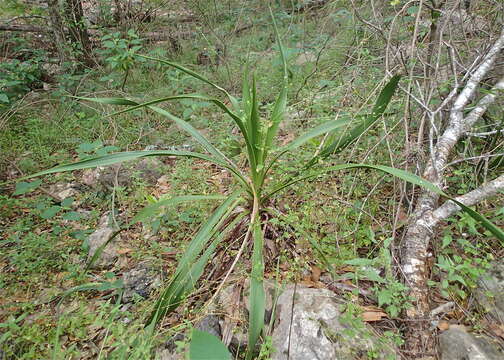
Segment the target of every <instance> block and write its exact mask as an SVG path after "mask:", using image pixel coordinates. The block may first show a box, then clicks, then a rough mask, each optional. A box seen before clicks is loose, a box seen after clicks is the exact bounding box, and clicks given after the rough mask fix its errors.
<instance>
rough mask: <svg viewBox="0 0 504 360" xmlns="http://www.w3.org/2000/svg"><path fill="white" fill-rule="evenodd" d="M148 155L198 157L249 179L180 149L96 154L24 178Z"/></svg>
mask: <svg viewBox="0 0 504 360" xmlns="http://www.w3.org/2000/svg"><path fill="white" fill-rule="evenodd" d="M148 156H179V157H188V158H196V159H202V160H206V161H209V162H211V163H214V164H216V165H219V166H221V167H223V168H226V169H228V170H229V171H231V172H232V173H233V174H234V175H236V177H237V178H238V179H239V180H240V181H241V182H242V183H244V184H247V181H246V180H245V178H244V177H243V175H241V174H240V173H239V172H238V171H237V170H236V169H235V168H234V167H232V166H230V165H229V164H228V163H226V162H223V161H221V160H218V159H215V158H213V157H211V156H208V155H205V154H200V153H195V152H191V151H178V150H148V151H147V150H144V151H124V152H119V153H113V154H108V155H103V156H96V157H93V158H90V159H85V160H81V161H76V162H74V163H71V164H65V165H58V166H55V167H53V168H51V169H48V170H44V171H40V172H38V173H35V174H33V175H28V176H25V177H24V178H22V179H29V178H33V177H37V176H42V175H47V174H53V173H58V172H66V171H74V170H82V169H89V168H94V167H98V166H109V165H113V164H117V163H121V162H124V161H130V160H135V159H139V158H142V157H148Z"/></svg>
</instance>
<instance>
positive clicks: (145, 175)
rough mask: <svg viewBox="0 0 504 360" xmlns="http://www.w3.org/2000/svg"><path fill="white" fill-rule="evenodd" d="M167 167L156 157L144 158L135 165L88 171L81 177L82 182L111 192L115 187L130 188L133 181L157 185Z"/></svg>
mask: <svg viewBox="0 0 504 360" xmlns="http://www.w3.org/2000/svg"><path fill="white" fill-rule="evenodd" d="M164 168H165V165H164V164H163V162H162V161H161V160H159V159H157V158H154V157H148V158H144V159H142V160H140V161H138V162H136V163H134V165H129V164H114V165H111V166H107V167H97V168H94V169H87V170H85V171H84V172H83V174H82V176H81V182H82V183H83V184H85V185H87V186H89V187H91V188H94V189H98V190H104V191H107V190H110V189H112V188H114V186H121V187H128V186H131V185H132V184H133V180H134V179H135V178H136V179H139V180H141V181H143V182H145V183H146V184H147V185H155V184H156V181H157V179H159V178H160V177H161V176H162V175H163V170H164Z"/></svg>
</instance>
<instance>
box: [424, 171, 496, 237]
mask: <svg viewBox="0 0 504 360" xmlns="http://www.w3.org/2000/svg"><path fill="white" fill-rule="evenodd" d="M503 190H504V174H503V175H501V176H499V177H498V178H496V179H494V180H492V181H489V182H487V183H486V184H484V185H482V186H481V187H479V188H477V189H475V190H473V191H470V192H468V193H467V194H464V195H461V196H458V197H456V198H455V200H457V201H458V202H461V203H462V204H464V205H466V206H472V205H476V204H478V203H479V202H481V201H483V200H485V199H488V198H489V197H492V196H495V195H497V194H498V193H499V192H500V191H503ZM458 211H460V206H458V205H457V204H455V203H454V202H453V201H450V200H448V201H447V202H445V203H444V204H443V205H441V206H440V207H438V208H437V209H436V210H434V211H433V212H432V221H433V223H432V224H430V226H431V227H434V226H436V225H437V224H438V223H439V222H440V221H442V220H445V219H446V218H448V217H450V216H452V215H453V214H455V213H456V212H458Z"/></svg>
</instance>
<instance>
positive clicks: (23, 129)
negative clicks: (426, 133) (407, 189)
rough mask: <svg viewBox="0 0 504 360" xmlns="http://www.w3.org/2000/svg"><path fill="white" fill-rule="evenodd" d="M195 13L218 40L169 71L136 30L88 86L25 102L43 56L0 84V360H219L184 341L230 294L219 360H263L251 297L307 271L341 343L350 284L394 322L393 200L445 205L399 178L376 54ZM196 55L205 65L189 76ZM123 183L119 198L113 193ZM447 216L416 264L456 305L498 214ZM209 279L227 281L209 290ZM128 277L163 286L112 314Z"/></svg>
mask: <svg viewBox="0 0 504 360" xmlns="http://www.w3.org/2000/svg"><path fill="white" fill-rule="evenodd" d="M230 3H231V2H230ZM335 3H338V2H335ZM194 6H195V9H194V10H195V12H196V13H198V14H200V16H201V19H202V20H201V21H202V22H203V23H204V24H205V26H209V27H211V28H212V29H214V30H213V31H215V33H214V35H216V36H215V38H213V37H212V38H210V36H209V35H208V34H205V35H204V36H198V37H197V39H196V40H195V41H194V42H193V43H191V42H183V43H182V49H179V50H178V51H175V50H174V49H167V47H166V46H164V47H159V46H156V45H151V44H147V42H144V41H143V40H141V37H140V36H139V35H137V34H139V33H140V31H139V30H140V29H135V30H134V29H131V30H129V31H127V32H124V33H119V32H117V33H116V32H113V33H109V34H108V35H105V36H103V37H101V40H100V43H101V46H102V48H101V50H100V51H98V53H97V56H100V57H101V58H102V60H103V64H104V65H105V66H103V67H98V68H97V69H94V70H92V71H90V72H85V73H81V74H74V73H73V72H71V71H69V72H68V73H60V74H58V75H57V82H56V84H57V85H54V86H53V87H52V88H51V89H50V91H48V92H47V93H37V92H33V91H32V90H35V89H38V88H40V87H41V86H42V84H43V83H45V81H46V80H45V79H44V75H43V74H44V70H43V69H42V70H41V68H40V66H39V61H40V57H41V56H42V57H43V56H44V55H41V54H39V53H37V54H31V55H30V56H28V60H25V61H21V60H19V61H17V62H11V63H2V64H1V65H0V75H1V77H0V81H1V82H0V89H1V90H2V92H1V93H0V104H1V105H0V106H2V108H1V109H0V111H1V112H0V132H1V133H0V135H1V137H0V146H1V151H2V158H1V159H0V170H1V172H2V175H1V178H2V180H5V181H6V182H5V183H4V184H2V186H3V187H4V188H3V189H2V190H4V189H5V192H4V193H3V194H1V195H0V211H1V213H2V218H1V219H0V226H1V227H2V229H4V231H2V235H1V237H0V249H1V250H2V255H1V256H0V268H1V273H0V288H2V289H3V290H2V291H3V294H4V295H2V298H3V299H2V300H0V306H1V307H2V313H1V315H0V321H1V322H0V350H1V351H3V353H4V354H6V356H7V357H8V358H19V359H35V358H53V359H60V358H61V359H63V358H64V359H73V358H75V359H77V358H98V359H101V358H107V359H109V358H110V359H125V358H129V359H146V358H155V357H156V356H157V357H159V354H157V353H156V350H155V349H156V348H157V347H159V346H161V345H163V344H164V343H166V342H167V341H171V342H172V343H173V344H172V345H173V346H174V347H175V348H176V349H178V351H180V352H185V351H186V350H187V349H189V351H188V354H189V357H190V358H192V359H198V358H201V356H203V355H204V354H205V351H209V350H208V349H213V351H215V352H217V353H219V354H221V355H220V356H221V357H219V358H223V359H224V358H229V357H230V356H231V355H230V354H229V352H228V350H227V349H226V348H225V347H223V346H222V344H220V343H219V342H216V341H215V340H216V339H214V338H212V337H210V336H208V334H206V333H204V332H201V331H199V330H197V329H193V325H194V323H195V322H196V320H197V319H198V318H199V317H201V312H202V311H204V309H205V306H206V305H205V304H207V303H208V302H211V301H212V300H214V298H215V296H214V294H215V293H216V292H218V291H220V290H222V287H224V286H225V282H226V280H228V279H231V278H245V277H248V279H249V284H250V289H249V290H248V291H249V292H250V294H249V296H248V299H249V300H248V301H249V307H248V309H249V312H248V315H249V319H248V324H247V325H246V326H245V327H246V328H247V331H248V340H247V346H246V348H247V349H246V351H242V352H240V351H237V353H236V354H234V356H236V358H246V359H252V358H260V359H268V358H270V356H271V353H272V352H274V349H273V348H272V344H271V330H272V329H271V326H270V324H269V323H268V322H265V290H264V282H265V280H274V281H276V282H278V283H285V282H288V281H296V282H298V281H301V282H303V281H304V282H308V283H315V284H316V283H317V282H318V280H319V279H318V278H317V279H316V280H315V281H314V280H313V272H316V271H318V270H314V269H322V270H321V271H322V272H324V273H326V274H328V276H329V277H330V279H331V281H336V280H338V281H342V282H344V283H345V284H352V287H353V288H354V291H353V293H352V292H350V291H349V292H348V297H349V301H348V305H347V306H346V308H345V309H344V314H345V316H346V317H345V318H344V319H342V321H343V322H344V321H347V323H349V324H350V323H351V324H353V325H352V327H355V328H358V327H359V326H361V327H362V326H364V325H363V317H362V316H363V314H362V310H361V309H360V306H359V305H358V304H352V301H354V302H355V299H356V298H357V297H358V295H359V292H358V288H359V284H362V285H363V287H364V288H366V289H368V290H369V291H368V292H366V296H368V297H369V298H372V299H373V301H374V303H375V304H376V305H377V306H378V307H379V308H381V309H383V312H384V314H385V315H383V316H386V317H388V318H390V319H398V318H399V317H400V314H401V312H402V311H404V310H405V309H407V308H408V307H410V306H411V300H412V299H410V298H408V296H407V287H406V286H405V285H404V284H402V283H401V282H400V281H398V280H397V276H396V275H397V268H396V267H395V266H394V258H393V249H394V247H395V246H396V244H395V243H394V241H395V236H396V232H400V231H402V229H403V228H404V226H405V225H406V223H405V219H404V218H401V217H400V216H398V217H397V218H396V219H392V214H397V213H401V211H403V210H401V209H402V208H403V206H407V204H399V205H398V195H397V192H396V191H395V189H394V184H395V182H397V181H404V182H408V183H409V184H410V185H408V186H420V187H423V188H428V189H430V190H432V191H434V192H437V193H439V194H441V195H443V196H444V197H445V198H447V199H450V198H452V197H454V196H456V195H457V194H445V193H444V192H442V191H441V190H439V189H438V188H437V187H435V186H433V185H432V184H430V183H428V182H427V181H425V180H424V179H421V178H420V177H418V176H416V175H414V174H413V173H412V172H407V171H403V170H400V169H401V168H402V167H401V166H399V164H403V163H407V162H408V161H409V160H408V159H407V158H406V157H405V155H404V153H403V152H402V151H401V149H402V147H403V145H404V143H403V140H402V132H403V131H404V129H402V128H400V127H398V126H397V125H398V123H399V122H400V121H401V119H400V117H401V115H400V114H401V113H402V112H404V108H403V104H401V102H400V101H394V97H393V95H394V93H395V91H396V89H397V88H398V85H399V82H400V80H401V76H400V75H395V76H384V73H383V71H382V70H381V69H380V68H379V65H380V64H381V63H382V59H381V57H380V56H378V55H375V54H376V53H378V49H379V48H380V46H381V45H382V44H377V43H375V42H374V40H373V39H372V38H371V36H370V35H369V33H368V32H367V31H366V29H365V27H362V25H359V26H357V25H356V19H355V18H354V16H353V15H352V13H351V12H350V11H348V10H347V9H346V8H345V7H344V6H339V5H335V6H334V8H331V11H329V12H327V13H325V14H324V17H323V19H322V23H323V29H324V31H320V29H319V26H320V23H319V21H317V19H315V18H310V17H309V16H306V17H304V18H303V19H304V20H302V21H301V20H299V19H298V17H296V16H299V15H294V14H289V13H287V12H284V11H282V10H280V9H281V8H277V7H275V8H274V9H273V10H271V9H270V12H271V13H268V12H267V11H265V8H262V10H261V11H258V12H257V13H256V14H255V15H256V16H254V17H253V27H252V29H253V31H250V32H248V31H245V32H244V33H243V34H239V33H235V32H236V29H237V24H235V23H234V21H233V19H234V18H235V17H236V16H238V15H240V14H241V13H240V12H241V11H244V12H245V13H247V14H253V13H254V11H255V10H253V9H249V8H247V7H246V6H245V5H243V6H242V7H239V8H240V9H238V8H231V6H229V8H228V7H227V6H225V5H224V4H219V9H216V8H215V9H214V8H213V6H210V5H209V4H206V2H200V1H198V2H195V5H194ZM206 7H208V8H206ZM215 11H219V12H221V16H220V17H219V19H220V20H219V21H218V22H214V21H215V20H214V19H216V18H217V17H213V16H212V14H214V12H215ZM214 15H215V14H214ZM240 16H241V15H240ZM299 17H301V16H299ZM275 19H276V22H275ZM153 26H155V24H154V25H153ZM195 32H196V33H197V32H198V30H195ZM272 34H274V35H272ZM223 45H224V46H223ZM224 48H225V49H224ZM202 49H204V50H203V51H202ZM202 53H204V54H203V55H204V56H205V57H207V58H209V59H210V60H209V62H208V63H200V64H197V63H198V62H200V61H199V60H198V58H199V57H201V54H202ZM225 56H227V57H228V58H227V59H225V60H224V61H222V63H220V61H221V60H219V61H217V59H219V57H223V58H224V57H225ZM152 99H154V100H152ZM119 106H122V107H125V108H124V109H122V108H118V107H119ZM392 134H393V136H392ZM121 150H124V151H123V152H119V151H121ZM152 157H160V158H161V160H160V162H159V166H160V170H161V174H162V175H163V177H162V178H161V176H160V177H159V179H157V181H156V182H155V183H154V184H149V183H148V182H147V181H146V180H145V179H144V178H142V175H135V173H134V172H133V173H131V171H130V170H128V169H129V168H128V166H129V165H128V164H130V162H132V161H134V160H138V159H143V158H149V159H150V158H152ZM122 163H124V164H122ZM56 164H66V165H56ZM119 164H121V165H119ZM55 165H56V166H55ZM110 165H114V166H117V165H119V166H120V167H118V168H114V169H117V173H115V177H116V179H115V184H114V185H113V186H112V187H111V188H107V187H104V188H100V190H96V189H92V190H91V191H88V190H89V188H86V187H85V186H84V187H83V188H82V189H84V190H82V189H81V188H79V186H80V185H75V188H77V189H79V190H80V191H79V192H77V194H71V195H69V196H66V197H65V198H61V199H57V198H55V196H54V192H55V191H56V190H53V189H52V188H51V187H50V185H53V184H56V183H62V182H63V183H72V184H75V183H78V182H79V181H80V180H79V179H80V178H81V176H82V174H83V172H82V170H85V169H90V168H95V167H100V168H101V167H104V166H110ZM43 169H49V170H43ZM497 169H498V168H497ZM348 170H351V171H348ZM121 171H124V172H125V173H127V174H128V176H129V177H130V179H129V180H128V181H127V182H126V181H125V182H124V183H125V184H127V185H121V184H119V183H120V181H117V178H118V177H119V173H120V172H121ZM31 174H33V175H31ZM131 174H132V175H131ZM471 174H472V173H471V170H470V167H468V166H465V165H464V164H461V165H460V167H459V168H458V169H457V171H456V172H455V173H454V177H452V178H450V179H449V181H453V182H460V183H462V184H466V187H467V189H470V188H471V184H472V182H477V181H478V179H477V177H473V176H472V175H471ZM130 175H131V176H130ZM33 177H39V179H38V180H31V182H26V180H27V179H28V178H33ZM20 178H21V179H20ZM14 180H16V181H18V183H17V185H16V186H15V187H14V185H13V181H14ZM411 184H412V185H411ZM462 190H464V188H463V187H461V191H462ZM462 207H463V208H464V210H465V211H466V212H465V213H463V214H462V215H460V216H459V217H457V218H452V219H449V220H448V221H447V224H448V225H447V226H446V227H445V229H444V232H443V233H442V235H441V239H440V242H439V246H437V247H436V248H435V249H433V251H434V252H435V260H434V261H435V264H434V271H433V275H432V278H431V280H430V282H429V286H430V287H431V289H432V290H433V291H436V292H437V291H439V294H441V296H443V297H445V298H447V299H454V300H455V301H457V302H458V303H464V302H466V301H467V299H468V296H469V295H470V291H471V289H472V288H473V287H474V286H475V284H476V280H477V279H478V277H479V276H480V275H481V274H482V273H483V272H484V270H485V269H486V268H488V266H489V264H490V262H491V261H492V260H493V259H494V258H495V257H496V250H495V249H496V248H497V247H498V246H500V245H495V244H492V243H491V242H492V241H495V243H497V242H498V240H488V241H487V242H482V241H479V239H481V238H484V239H499V240H500V241H502V240H504V236H503V233H502V230H500V229H499V227H498V226H496V225H495V224H500V223H501V222H502V219H503V216H504V213H503V212H502V210H501V211H500V212H492V210H493V209H492V208H491V207H490V208H489V209H485V208H482V209H478V212H476V211H475V210H474V209H472V208H469V207H465V206H462ZM397 209H399V210H397ZM486 210H490V211H486ZM106 211H109V212H110V213H111V214H112V217H113V218H114V221H116V222H117V225H118V226H119V228H120V229H119V230H118V231H117V232H115V233H114V235H113V236H112V237H110V238H109V240H108V241H107V242H106V243H104V244H102V246H101V247H100V248H99V249H98V251H97V252H96V253H95V256H92V257H91V258H89V257H88V256H87V255H88V251H89V245H88V243H87V240H88V238H89V235H90V234H91V233H92V232H93V229H94V228H96V224H97V222H98V221H99V219H100V217H101V214H103V213H104V212H106ZM483 213H484V214H485V215H486V216H487V217H488V219H487V218H486V217H484V216H483V215H482V214H483ZM146 234H148V236H147V235H146ZM492 235H493V236H494V238H492ZM119 236H121V237H122V238H127V239H128V240H127V243H126V244H124V243H122V244H121V247H122V248H121V250H120V251H121V254H120V259H121V260H120V261H121V263H120V265H118V267H115V268H111V269H105V270H99V271H97V270H92V265H93V263H94V262H95V261H97V259H98V258H99V256H100V255H101V253H102V252H103V251H105V249H106V247H107V246H108V244H109V243H111V242H113V241H114V240H115V239H116V238H117V237H119ZM271 243H274V246H273V247H274V248H275V249H274V250H272V248H273V247H272V246H271ZM226 253H228V254H229V257H227V258H225V257H224V256H225V255H223V254H226ZM230 258H231V260H229V259H230ZM212 259H217V261H222V262H223V263H225V264H226V267H225V271H224V272H223V273H222V274H221V276H220V278H219V279H217V280H216V279H213V281H209V280H208V279H207V278H206V277H205V276H203V275H206V271H208V266H209V265H208V264H209V263H211V261H212ZM224 259H226V262H224ZM145 260H149V261H151V263H152V264H153V266H154V267H155V268H156V269H157V270H159V272H160V273H163V277H164V279H163V280H165V282H164V284H163V285H162V286H161V289H160V290H159V291H157V292H156V293H155V294H154V296H152V297H151V298H149V299H148V300H144V299H142V298H140V297H139V298H136V299H135V301H133V303H132V304H124V303H123V302H122V298H123V295H124V292H125V285H124V278H123V276H122V273H123V271H124V270H125V269H128V268H131V267H132V264H136V263H140V262H142V261H145ZM307 272H308V273H312V277H310V276H306V273H307ZM319 276H320V274H319ZM201 309H203V310H201ZM380 311H381V310H380ZM167 319H168V320H167ZM345 319H346V320H345ZM470 321H472V322H474V323H476V322H477V321H478V320H477V319H476V318H473V319H471V320H470ZM354 323H355V324H354ZM387 326H388V325H387ZM180 333H189V334H191V336H189V338H182V339H181V338H177V337H176V335H177V334H180ZM384 333H385V336H384V337H383V339H382V340H383V341H384V342H387V343H388V341H391V342H393V343H395V344H396V345H398V346H399V345H401V343H402V339H401V332H400V331H399V329H398V328H392V329H386V331H384ZM170 339H172V340H170ZM174 339H176V340H174ZM191 339H192V340H191ZM95 340H96V341H95ZM97 345H98V346H97ZM379 353H380V349H379V348H378V349H377V350H375V351H374V352H373V351H370V352H369V353H368V354H367V356H368V358H369V359H373V358H377V357H378V356H379ZM202 354H203V355H202ZM0 357H1V356H0Z"/></svg>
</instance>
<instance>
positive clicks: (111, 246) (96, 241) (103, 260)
mask: <svg viewBox="0 0 504 360" xmlns="http://www.w3.org/2000/svg"><path fill="white" fill-rule="evenodd" d="M115 231H116V230H115V229H114V227H113V226H112V223H111V219H110V214H109V213H108V212H107V213H105V214H103V215H102V217H101V219H100V223H99V225H98V229H96V230H95V232H93V233H92V234H91V235H90V236H89V238H88V245H89V253H88V259H87V262H88V263H89V262H90V261H91V259H92V258H93V256H94V255H95V253H96V252H97V251H98V249H99V248H100V247H101V246H102V245H103V244H105V243H106V242H107V241H108V240H109V239H110V238H111V236H112V235H113V234H114V232H115ZM119 237H120V235H118V236H117V237H116V238H115V239H113V240H111V241H110V242H109V243H108V244H107V246H105V248H104V249H103V251H102V252H101V254H100V256H99V257H98V259H97V260H96V261H95V262H94V264H93V266H92V267H93V268H103V267H109V266H111V265H113V264H114V262H115V261H116V259H117V245H116V244H117V242H118V241H119Z"/></svg>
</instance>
